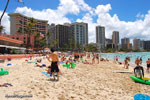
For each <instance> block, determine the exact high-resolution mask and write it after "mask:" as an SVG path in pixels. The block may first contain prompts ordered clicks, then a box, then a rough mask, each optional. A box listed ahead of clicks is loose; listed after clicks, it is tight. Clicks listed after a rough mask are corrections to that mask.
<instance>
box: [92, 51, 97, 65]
mask: <svg viewBox="0 0 150 100" xmlns="http://www.w3.org/2000/svg"><path fill="white" fill-rule="evenodd" d="M95 58H96V56H95V54H94V53H93V58H92V64H94V63H95Z"/></svg>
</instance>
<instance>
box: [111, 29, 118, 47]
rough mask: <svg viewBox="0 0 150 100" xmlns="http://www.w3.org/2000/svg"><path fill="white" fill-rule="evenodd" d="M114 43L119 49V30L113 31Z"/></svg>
mask: <svg viewBox="0 0 150 100" xmlns="http://www.w3.org/2000/svg"><path fill="white" fill-rule="evenodd" d="M112 43H113V44H114V45H115V48H117V49H118V47H119V32H118V31H113V34H112Z"/></svg>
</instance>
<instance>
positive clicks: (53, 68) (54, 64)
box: [48, 49, 59, 81]
mask: <svg viewBox="0 0 150 100" xmlns="http://www.w3.org/2000/svg"><path fill="white" fill-rule="evenodd" d="M54 51H55V50H54V49H51V52H52V53H51V54H49V58H48V61H49V62H52V63H51V73H52V75H53V77H54V80H55V75H54V72H57V81H58V80H59V68H58V62H59V60H58V56H57V54H55V53H54ZM50 58H51V60H52V61H50Z"/></svg>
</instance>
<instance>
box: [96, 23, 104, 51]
mask: <svg viewBox="0 0 150 100" xmlns="http://www.w3.org/2000/svg"><path fill="white" fill-rule="evenodd" d="M96 43H97V45H98V47H99V49H104V48H105V27H103V26H96Z"/></svg>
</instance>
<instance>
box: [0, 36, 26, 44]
mask: <svg viewBox="0 0 150 100" xmlns="http://www.w3.org/2000/svg"><path fill="white" fill-rule="evenodd" d="M0 40H3V41H7V42H12V43H16V44H23V42H22V41H19V40H15V39H11V38H8V37H4V36H0Z"/></svg>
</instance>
